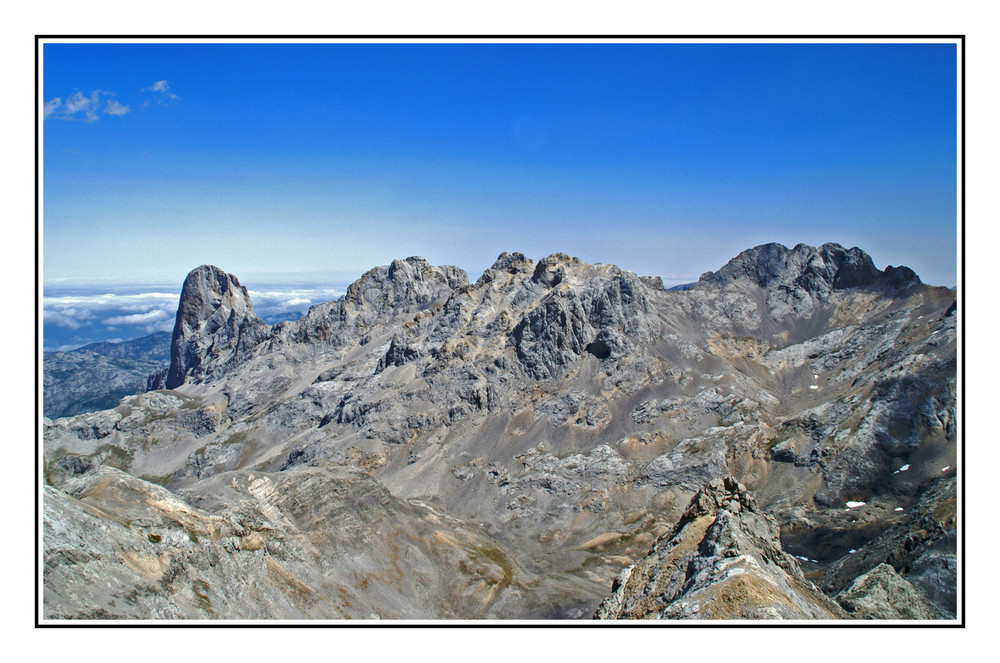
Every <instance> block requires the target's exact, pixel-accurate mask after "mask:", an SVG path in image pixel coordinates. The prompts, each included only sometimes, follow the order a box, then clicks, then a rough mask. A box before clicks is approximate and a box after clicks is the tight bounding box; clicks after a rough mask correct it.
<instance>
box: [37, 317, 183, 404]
mask: <svg viewBox="0 0 1000 663" xmlns="http://www.w3.org/2000/svg"><path fill="white" fill-rule="evenodd" d="M169 364H170V334H169V333H168V332H157V333H155V334H150V335H149V336H143V337H140V338H135V339H132V340H130V341H123V342H121V343H107V342H102V343H91V344H90V345H85V346H83V347H82V348H77V349H76V350H69V351H67V352H46V353H45V355H44V369H43V373H44V377H43V392H42V412H43V413H44V415H45V416H46V417H49V418H50V419H56V418H59V417H70V416H73V415H76V414H81V413H83V412H94V411H96V410H106V409H108V408H112V407H114V406H115V404H116V403H117V402H118V401H119V399H121V398H122V397H123V396H128V395H130V394H135V393H139V392H141V391H144V390H145V389H146V378H147V377H148V376H149V374H150V373H152V372H153V371H155V370H158V369H162V368H166V367H167V366H168V365H169Z"/></svg>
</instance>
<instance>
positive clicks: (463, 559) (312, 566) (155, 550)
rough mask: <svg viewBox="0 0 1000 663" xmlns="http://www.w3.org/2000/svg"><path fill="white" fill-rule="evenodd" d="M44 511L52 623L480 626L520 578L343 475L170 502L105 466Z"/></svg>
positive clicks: (477, 540) (414, 508)
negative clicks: (471, 619) (379, 621)
mask: <svg viewBox="0 0 1000 663" xmlns="http://www.w3.org/2000/svg"><path fill="white" fill-rule="evenodd" d="M44 507H45V520H44V522H45V531H44V542H45V543H44V560H45V561H44V564H45V575H46V579H47V581H46V588H45V597H44V598H45V601H44V603H45V617H46V618H49V619H135V618H147V619H148V618H157V619H219V618H245V619H264V618H266V619H274V618H286V619H304V618H319V619H344V618H348V619H350V618H353V619H370V618H372V615H375V616H377V617H379V618H386V619H401V618H403V619H405V618H409V619H417V618H420V619H426V618H435V617H437V618H448V617H451V618H455V617H460V616H484V617H488V616H490V615H491V610H492V609H494V608H495V607H496V606H497V605H500V604H502V603H503V601H504V599H505V598H506V597H505V595H506V594H508V593H511V592H515V591H516V585H517V584H520V583H522V582H524V581H525V580H527V579H528V576H525V575H524V574H523V572H522V571H521V570H520V569H518V568H517V567H516V565H515V564H514V563H513V562H512V561H511V560H510V559H509V554H508V553H506V552H505V551H504V550H503V548H502V547H500V546H498V545H497V544H496V543H495V542H492V541H490V540H489V539H487V538H486V537H485V536H483V535H482V534H481V533H478V532H476V531H475V530H474V529H472V528H465V527H462V526H455V525H453V524H452V523H450V522H441V520H440V519H439V517H438V516H436V515H435V514H434V512H433V511H432V510H430V509H428V508H427V507H424V506H421V505H418V504H409V503H405V502H401V501H399V500H397V499H395V498H393V497H392V496H391V495H389V493H388V492H387V491H386V490H385V489H384V488H382V487H381V486H379V485H378V484H377V483H376V482H375V481H374V480H372V479H371V478H369V477H368V476H367V475H364V474H360V473H356V472H349V471H344V470H343V469H340V468H332V469H319V468H297V469H294V470H290V471H288V472H285V473H281V474H259V473H246V472H237V473H232V474H227V475H222V476H219V477H216V479H215V480H214V481H212V482H207V483H205V484H202V485H201V486H200V487H199V488H198V489H197V490H192V491H186V492H185V493H184V494H183V495H178V494H174V493H171V492H170V491H167V490H165V489H164V488H161V487H160V486H156V485H154V484H151V483H148V482H146V481H142V480H140V479H136V478H134V477H131V476H129V475H128V474H125V473H124V472H120V471H118V470H114V469H111V468H107V467H102V468H97V469H94V470H92V471H90V472H87V473H85V474H83V475H81V476H79V477H77V478H75V479H73V480H72V481H69V482H67V483H66V484H65V486H64V490H63V491H59V490H55V489H53V488H47V490H46V494H45V498H44ZM432 533H433V534H432Z"/></svg>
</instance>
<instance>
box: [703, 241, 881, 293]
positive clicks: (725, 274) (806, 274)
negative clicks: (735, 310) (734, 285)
mask: <svg viewBox="0 0 1000 663" xmlns="http://www.w3.org/2000/svg"><path fill="white" fill-rule="evenodd" d="M882 276H883V273H882V272H881V271H879V269H878V268H877V267H875V263H874V262H872V259H871V257H870V256H869V255H868V254H867V253H865V252H864V251H862V250H861V249H859V248H857V247H853V248H850V249H845V248H844V247H842V246H840V245H839V244H833V243H829V244H824V245H822V246H820V247H819V248H815V247H812V246H808V245H806V244H798V245H796V246H795V248H793V249H788V248H786V247H785V246H783V245H781V244H776V243H771V244H762V245H760V246H755V247H754V248H752V249H747V250H746V251H743V252H742V253H740V254H739V255H738V256H736V257H735V258H733V259H732V260H730V261H729V262H728V263H726V264H725V265H724V266H723V267H722V269H720V270H719V271H717V272H708V273H706V274H703V275H702V277H701V279H700V281H701V282H702V283H709V284H720V285H721V284H725V283H728V282H730V281H733V280H747V281H750V282H752V283H755V284H757V285H758V286H760V287H761V288H774V287H779V286H784V287H786V288H792V289H794V288H801V289H804V290H806V291H808V292H809V293H811V294H826V293H829V292H830V291H831V290H842V289H845V288H855V287H859V286H864V285H870V284H872V283H874V282H876V281H877V280H879V279H880V278H881V277H882Z"/></svg>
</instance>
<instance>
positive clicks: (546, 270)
mask: <svg viewBox="0 0 1000 663" xmlns="http://www.w3.org/2000/svg"><path fill="white" fill-rule="evenodd" d="M582 264H583V263H582V262H581V261H580V259H579V258H570V257H569V256H568V255H566V254H565V253H553V254H552V255H550V256H546V257H544V258H542V259H541V260H539V261H538V265H536V266H535V272H534V274H532V276H531V280H532V281H534V282H535V283H541V284H542V285H544V286H547V287H549V288H551V287H553V286H557V285H559V284H560V283H562V281H563V280H564V279H565V278H566V267H575V266H577V265H582Z"/></svg>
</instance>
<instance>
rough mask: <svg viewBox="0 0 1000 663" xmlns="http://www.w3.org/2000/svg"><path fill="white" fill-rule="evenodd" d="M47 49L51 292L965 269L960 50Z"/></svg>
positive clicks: (926, 275)
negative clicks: (613, 273) (200, 283)
mask: <svg viewBox="0 0 1000 663" xmlns="http://www.w3.org/2000/svg"><path fill="white" fill-rule="evenodd" d="M43 58H44V60H43V69H42V72H43V92H42V94H43V100H42V101H43V103H44V104H45V112H46V119H45V120H44V123H43V140H44V150H43V159H44V176H43V184H44V197H43V205H44V207H43V279H44V282H45V283H46V284H64V283H87V282H107V283H124V282H133V283H142V282H145V283H153V282H156V283H177V287H178V288H179V284H180V282H181V281H182V280H183V278H184V276H185V274H186V273H187V272H188V271H189V270H190V269H192V268H194V267H196V266H198V265H200V264H203V263H212V264H216V265H218V266H220V267H222V268H223V269H225V270H227V271H230V272H232V273H234V274H236V275H237V276H238V277H239V278H240V279H241V280H242V281H244V282H252V281H253V279H254V278H255V277H259V278H264V277H265V276H271V277H273V275H275V274H277V273H286V274H288V273H295V272H301V273H322V274H326V275H329V276H328V278H329V279H331V282H332V280H337V281H338V282H339V281H342V280H349V279H350V278H352V277H356V276H357V275H360V274H361V273H362V272H363V271H365V270H367V269H368V268H370V267H372V266H375V265H379V264H387V263H388V262H389V261H391V260H392V259H393V258H400V257H406V256H411V255H420V256H423V257H425V258H427V259H428V260H429V261H430V262H432V263H434V264H454V265H457V266H459V267H461V268H463V269H465V270H466V271H467V272H468V273H469V276H470V278H472V279H473V280H474V279H475V278H476V277H477V276H478V275H479V273H480V272H481V271H482V270H483V269H485V268H486V267H488V266H489V265H490V264H491V263H492V262H493V260H494V259H495V258H496V256H497V255H498V254H499V253H500V252H501V251H504V250H509V251H521V252H523V253H525V254H527V255H528V256H530V257H532V258H535V259H538V258H541V257H543V256H545V255H548V254H549V253H552V252H555V251H562V252H565V253H569V254H571V255H576V256H579V257H580V258H582V259H584V260H586V261H588V262H607V263H616V264H619V265H621V266H623V267H625V268H626V269H630V270H633V271H636V272H639V273H641V274H650V275H659V276H662V277H664V280H665V282H666V283H667V284H668V285H672V284H676V283H682V282H686V281H691V280H695V279H697V277H698V276H699V274H701V273H702V272H704V271H707V270H710V269H718V268H719V267H720V266H721V265H722V264H724V263H725V262H726V261H727V260H728V259H729V258H731V257H733V256H734V255H736V254H737V253H738V252H739V251H741V250H743V249H745V248H749V247H751V246H755V245H757V244H761V243H765V242H771V241H776V242H781V243H783V244H785V245H787V246H793V245H794V244H796V243H799V242H805V243H807V244H813V245H818V244H821V243H823V242H827V241H833V242H838V243H840V244H843V245H845V246H848V247H849V246H853V245H857V246H860V247H861V248H862V249H864V250H866V251H868V252H869V253H870V254H871V255H872V257H873V259H874V260H875V263H876V265H878V266H879V267H880V268H882V267H885V266H886V265H888V264H893V265H898V264H905V265H908V266H910V267H912V268H913V269H914V270H915V271H916V272H917V273H918V274H919V275H920V276H921V277H922V278H923V280H924V281H925V282H928V283H931V284H935V285H947V286H951V285H955V284H956V283H957V282H958V276H957V274H956V250H957V249H956V246H957V240H956V233H957V214H956V195H957V187H956V144H957V143H956V46H955V45H953V44H903V43H894V44H886V45H877V44H833V45H830V44H762V45H755V44H749V43H742V44H729V45H723V44H687V45H685V44H603V45H598V44H581V45H573V44H567V43H561V44H523V45H515V44H465V45H460V44H428V43H423V44H397V45H392V44H367V45H366V44H304V43H297V44H255V45H241V44H235V43H225V44H214V45H207V44H159V45H158V44H47V45H45V46H44V52H43ZM57 100H58V101H57ZM265 280H267V281H269V282H270V281H273V280H274V279H273V278H268V279H265ZM299 280H301V279H299Z"/></svg>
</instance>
